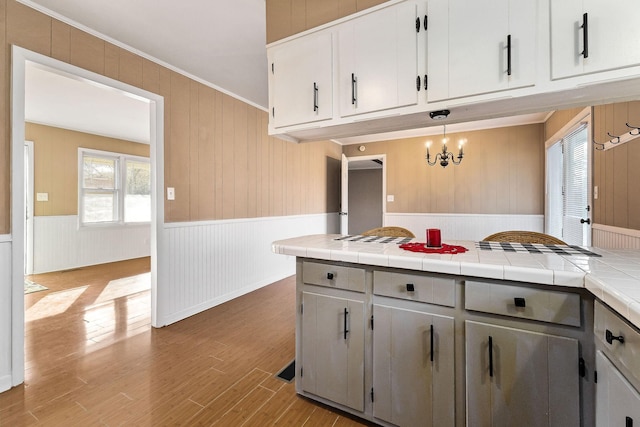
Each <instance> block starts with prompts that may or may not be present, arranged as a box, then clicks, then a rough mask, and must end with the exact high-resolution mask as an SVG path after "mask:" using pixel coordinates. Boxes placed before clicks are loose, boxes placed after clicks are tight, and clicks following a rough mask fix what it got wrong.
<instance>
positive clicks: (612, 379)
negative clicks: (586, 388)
mask: <svg viewBox="0 0 640 427" xmlns="http://www.w3.org/2000/svg"><path fill="white" fill-rule="evenodd" d="M596 370H597V371H598V383H597V384H596V427H609V426H612V427H613V426H628V425H633V426H640V394H638V392H637V391H636V390H635V389H634V388H633V386H632V385H631V384H629V382H628V381H627V380H626V379H625V378H624V377H623V376H622V374H621V373H620V371H618V369H616V367H615V366H613V364H612V363H611V362H610V361H609V359H607V357H606V356H605V355H604V354H603V353H602V352H600V351H598V352H597V353H596Z"/></svg>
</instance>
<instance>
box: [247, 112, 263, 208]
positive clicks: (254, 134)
mask: <svg viewBox="0 0 640 427" xmlns="http://www.w3.org/2000/svg"><path fill="white" fill-rule="evenodd" d="M258 138H260V135H259V132H258V109H257V108H251V107H249V108H248V109H247V172H246V181H247V217H248V218H256V217H257V216H258V171H257V168H258V153H257V150H258Z"/></svg>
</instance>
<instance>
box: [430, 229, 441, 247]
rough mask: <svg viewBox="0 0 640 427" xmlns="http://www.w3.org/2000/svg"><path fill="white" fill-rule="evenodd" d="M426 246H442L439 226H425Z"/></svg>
mask: <svg viewBox="0 0 640 427" xmlns="http://www.w3.org/2000/svg"><path fill="white" fill-rule="evenodd" d="M427 246H428V247H430V248H439V247H440V246H442V241H441V240H440V229H439V228H427Z"/></svg>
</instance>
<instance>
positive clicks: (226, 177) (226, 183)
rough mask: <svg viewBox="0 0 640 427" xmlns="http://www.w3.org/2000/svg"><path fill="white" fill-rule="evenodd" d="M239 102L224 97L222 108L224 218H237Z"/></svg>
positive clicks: (226, 96)
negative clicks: (236, 175) (236, 144)
mask: <svg viewBox="0 0 640 427" xmlns="http://www.w3.org/2000/svg"><path fill="white" fill-rule="evenodd" d="M236 102H237V101H236V100H235V99H233V98H231V97H230V96H228V95H223V106H222V218H223V219H230V218H235V197H234V192H235V185H234V179H235V175H234V173H235V166H234V162H235V157H234V137H235V135H234V129H235V127H236V126H239V125H238V124H236V120H235V103H236Z"/></svg>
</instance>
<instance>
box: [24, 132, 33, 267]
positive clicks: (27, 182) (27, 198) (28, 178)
mask: <svg viewBox="0 0 640 427" xmlns="http://www.w3.org/2000/svg"><path fill="white" fill-rule="evenodd" d="M33 175H34V174H33V141H25V142H24V221H25V222H24V275H25V276H26V275H28V274H31V273H33V194H34V193H33V191H34V190H33V188H34V185H33Z"/></svg>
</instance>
